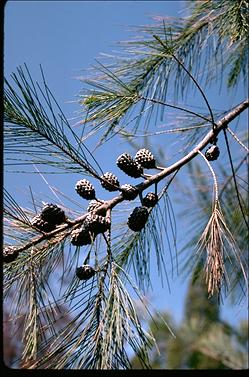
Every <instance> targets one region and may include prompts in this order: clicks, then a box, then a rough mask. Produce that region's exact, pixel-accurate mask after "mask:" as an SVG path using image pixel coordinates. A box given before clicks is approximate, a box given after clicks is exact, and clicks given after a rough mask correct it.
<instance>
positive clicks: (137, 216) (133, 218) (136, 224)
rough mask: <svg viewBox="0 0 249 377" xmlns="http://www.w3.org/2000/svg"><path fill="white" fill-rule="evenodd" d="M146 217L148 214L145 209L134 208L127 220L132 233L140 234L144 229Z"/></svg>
mask: <svg viewBox="0 0 249 377" xmlns="http://www.w3.org/2000/svg"><path fill="white" fill-rule="evenodd" d="M148 217H149V212H148V209H147V208H146V207H144V206H142V207H136V208H135V209H134V210H133V211H132V213H131V214H130V216H129V218H128V221H127V224H128V227H129V228H130V229H131V230H133V231H134V232H140V230H142V229H143V228H144V226H145V224H146V221H147V220H148Z"/></svg>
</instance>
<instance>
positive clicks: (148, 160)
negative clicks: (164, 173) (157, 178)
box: [135, 148, 156, 169]
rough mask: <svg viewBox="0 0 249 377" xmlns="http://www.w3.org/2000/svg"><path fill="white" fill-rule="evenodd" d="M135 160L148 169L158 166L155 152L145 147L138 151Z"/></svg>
mask: <svg viewBox="0 0 249 377" xmlns="http://www.w3.org/2000/svg"><path fill="white" fill-rule="evenodd" d="M135 161H136V162H137V163H138V164H140V165H141V166H142V167H143V168H146V169H154V168H155V167H156V160H155V158H154V156H153V154H152V153H151V152H150V151H149V150H148V149H145V148H143V149H139V151H137V153H136V155H135Z"/></svg>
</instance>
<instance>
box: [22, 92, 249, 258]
mask: <svg viewBox="0 0 249 377" xmlns="http://www.w3.org/2000/svg"><path fill="white" fill-rule="evenodd" d="M248 107H249V99H247V100H245V101H243V102H242V103H240V104H239V105H238V106H236V107H235V108H234V109H233V110H231V111H229V113H228V114H226V115H225V116H224V117H222V118H221V119H220V120H219V121H218V122H217V123H216V128H215V132H214V131H213V129H212V130H210V131H209V132H208V133H207V135H206V136H205V137H204V138H203V139H202V140H201V141H200V142H199V144H197V146H196V147H195V148H194V149H192V151H190V152H189V153H188V154H187V155H186V156H184V157H183V158H181V159H180V160H178V161H177V162H175V163H174V164H172V165H171V166H169V167H167V168H165V169H163V170H162V171H160V172H159V173H157V174H155V175H152V176H151V177H149V178H148V179H146V180H145V181H144V182H142V183H139V184H138V185H136V186H135V187H136V188H137V190H138V191H139V193H141V192H142V191H143V190H145V189H146V188H148V187H150V186H152V185H153V184H155V183H158V182H160V181H161V180H162V179H164V178H166V177H167V176H168V175H170V174H172V173H174V172H175V171H177V170H179V169H180V168H181V167H182V166H184V165H186V164H187V163H188V162H189V161H191V160H192V159H193V158H194V157H195V156H197V155H198V153H199V151H201V150H202V149H203V148H205V147H206V146H207V145H208V144H209V143H210V142H211V141H212V140H213V138H214V137H216V136H217V135H218V134H219V133H220V132H221V131H222V130H224V129H225V128H226V127H227V125H228V124H229V123H230V122H231V121H232V120H233V119H235V118H236V117H237V116H238V115H240V114H241V113H242V112H243V111H244V110H246V109H247V108H248ZM124 200H125V199H124V197H123V194H122V193H121V194H120V195H119V196H116V197H114V198H112V199H110V200H108V201H106V202H105V203H103V204H102V205H101V206H99V207H98V208H97V209H96V213H97V214H98V213H101V212H102V211H103V210H108V209H112V208H114V207H115V206H116V205H117V204H119V203H121V202H123V201H124ZM87 215H88V213H86V214H84V215H82V216H80V217H78V218H77V219H75V220H67V223H65V224H63V225H62V226H60V228H58V229H55V230H54V231H52V232H50V233H45V234H43V235H40V236H38V237H36V238H34V239H33V240H31V241H30V242H28V243H26V244H24V245H23V246H20V247H17V248H16V251H17V252H21V251H24V250H26V249H28V248H30V247H31V246H35V245H37V244H38V243H40V242H42V241H44V240H48V239H50V238H52V237H54V236H55V235H56V234H58V233H60V232H63V231H66V230H67V232H65V237H67V236H68V235H69V234H70V233H71V228H73V227H75V226H76V225H78V224H81V223H82V222H83V221H84V220H85V218H86V216H87Z"/></svg>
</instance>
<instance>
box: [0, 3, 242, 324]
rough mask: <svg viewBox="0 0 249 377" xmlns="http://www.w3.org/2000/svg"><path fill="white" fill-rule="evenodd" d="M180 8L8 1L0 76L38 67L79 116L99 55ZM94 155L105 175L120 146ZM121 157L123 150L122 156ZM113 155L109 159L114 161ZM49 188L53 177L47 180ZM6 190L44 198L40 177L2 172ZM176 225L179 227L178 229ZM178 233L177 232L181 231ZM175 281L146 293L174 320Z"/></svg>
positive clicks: (177, 310)
mask: <svg viewBox="0 0 249 377" xmlns="http://www.w3.org/2000/svg"><path fill="white" fill-rule="evenodd" d="M184 9H185V3H184V2H181V1H161V2H160V1H70V2H69V1H68V2H67V1H8V2H7V3H6V6H5V18H4V75H5V77H7V78H9V76H10V74H11V73H12V72H13V71H15V70H16V67H17V66H19V65H23V64H24V63H26V64H27V65H28V67H29V69H30V72H31V74H32V77H33V78H34V79H37V80H38V79H40V72H39V65H40V64H41V65H42V67H43V70H44V73H45V77H46V80H47V83H48V84H49V87H50V89H51V91H52V93H53V94H54V96H55V98H56V100H57V101H58V103H59V104H60V106H61V107H62V109H63V111H64V113H65V115H66V117H67V118H69V119H72V118H74V117H76V116H78V115H79V114H78V113H77V112H78V111H79V110H80V108H79V105H78V104H77V102H76V99H77V95H78V94H79V91H80V90H81V88H82V83H81V82H80V81H79V80H77V79H76V77H77V76H80V75H81V74H82V73H84V72H85V70H86V69H88V68H89V67H90V66H91V65H92V64H94V63H95V61H94V59H96V58H99V57H100V53H101V52H102V53H112V52H113V51H115V50H116V49H117V46H116V45H115V43H116V42H118V41H120V40H127V39H129V37H130V36H131V35H134V34H131V33H130V32H129V28H130V26H138V25H144V24H149V23H153V20H152V17H153V16H158V15H160V16H165V15H169V16H183V14H184V13H183V10H184ZM210 93H211V95H210V98H211V104H212V105H214V104H215V105H217V104H218V107H219V108H225V109H227V108H229V107H230V106H231V104H232V103H234V102H235V103H236V102H237V103H238V102H239V101H240V98H241V97H243V93H241V92H240V90H238V92H237V94H236V96H237V97H236V98H235V97H234V96H232V97H231V96H230V97H229V96H227V97H226V98H224V97H222V96H220V95H218V93H217V92H212V91H210ZM105 151H106V152H105V153H103V152H101V153H102V154H101V155H100V154H98V153H100V152H96V157H97V158H98V157H100V158H101V166H102V168H103V170H104V171H108V170H109V169H108V167H109V163H110V161H112V163H114V160H115V159H116V156H118V155H119V154H120V145H119V144H116V145H113V146H112V149H111V150H110V149H108V147H107V149H105ZM121 153H122V151H121ZM113 156H114V157H113ZM47 179H48V181H49V183H51V184H53V178H52V177H48V178H47ZM56 184H57V186H58V187H59V188H60V189H61V190H62V191H65V192H70V190H71V188H72V186H74V182H73V183H71V182H70V181H68V175H66V177H63V176H60V177H58V178H56ZM5 185H6V186H7V187H8V186H9V187H11V190H12V191H11V192H15V198H16V200H17V201H18V199H19V200H20V201H21V200H23V198H24V196H23V194H24V192H25V190H26V191H27V186H29V185H31V186H32V188H33V189H34V190H35V191H36V192H37V194H41V195H42V193H44V195H45V193H47V190H48V188H47V185H46V184H45V182H44V181H43V180H42V178H40V177H37V176H34V177H32V176H31V175H25V176H21V175H17V174H14V175H13V174H9V173H7V172H6V171H5ZM180 226H181V225H180ZM181 230H182V229H181ZM182 280H183V279H182V277H175V278H174V280H173V281H172V280H171V281H170V286H171V293H169V291H168V290H167V288H163V289H162V288H161V286H160V282H156V279H155V284H156V285H155V288H154V290H153V292H152V294H151V300H152V302H153V304H154V305H155V306H156V307H157V308H159V309H163V310H167V311H169V312H170V313H172V315H173V317H174V319H175V320H176V321H180V320H181V318H182V315H183V307H184V296H185V293H186V289H187V284H186V281H184V282H183V281H182ZM222 315H223V317H224V318H225V319H227V320H229V321H230V322H232V323H237V322H238V319H240V318H246V316H247V315H246V309H245V307H242V308H241V307H239V306H236V307H234V308H231V307H229V306H228V304H227V303H225V304H224V305H223V306H222Z"/></svg>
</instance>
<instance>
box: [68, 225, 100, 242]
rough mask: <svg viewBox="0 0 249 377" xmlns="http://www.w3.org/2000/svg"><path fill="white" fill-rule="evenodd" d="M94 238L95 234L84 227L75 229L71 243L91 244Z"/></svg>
mask: <svg viewBox="0 0 249 377" xmlns="http://www.w3.org/2000/svg"><path fill="white" fill-rule="evenodd" d="M93 240H94V235H93V233H91V232H90V231H89V230H88V229H86V228H85V227H84V225H83V226H82V227H81V228H78V229H74V230H73V231H72V234H71V243H72V245H74V246H84V245H90V244H91V243H92V242H93Z"/></svg>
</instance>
